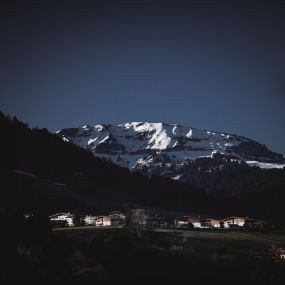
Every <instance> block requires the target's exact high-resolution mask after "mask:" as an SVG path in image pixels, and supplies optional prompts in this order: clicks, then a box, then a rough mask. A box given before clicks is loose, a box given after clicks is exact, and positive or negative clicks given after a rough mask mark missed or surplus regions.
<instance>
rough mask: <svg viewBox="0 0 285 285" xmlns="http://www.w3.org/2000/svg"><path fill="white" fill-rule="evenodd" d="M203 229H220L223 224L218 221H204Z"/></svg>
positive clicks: (202, 223)
mask: <svg viewBox="0 0 285 285" xmlns="http://www.w3.org/2000/svg"><path fill="white" fill-rule="evenodd" d="M200 223H201V228H220V227H221V222H220V220H216V219H210V218H209V219H202V220H200Z"/></svg>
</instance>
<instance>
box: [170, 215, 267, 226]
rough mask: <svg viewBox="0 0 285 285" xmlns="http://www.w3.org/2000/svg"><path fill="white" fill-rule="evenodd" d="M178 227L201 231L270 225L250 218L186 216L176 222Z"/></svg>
mask: <svg viewBox="0 0 285 285" xmlns="http://www.w3.org/2000/svg"><path fill="white" fill-rule="evenodd" d="M175 224H176V225H177V227H180V228H183V227H189V226H190V227H193V228H200V229H203V228H204V229H234V228H236V229H237V228H251V229H266V228H268V227H269V226H270V225H269V223H268V222H266V221H261V220H256V219H251V218H248V217H235V216H233V217H228V218H225V219H215V218H203V217H202V218H200V217H193V216H190V217H188V216H185V217H183V218H182V219H178V220H175Z"/></svg>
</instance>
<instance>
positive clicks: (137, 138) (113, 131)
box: [57, 122, 285, 179]
mask: <svg viewBox="0 0 285 285" xmlns="http://www.w3.org/2000/svg"><path fill="white" fill-rule="evenodd" d="M57 135H59V136H60V137H62V139H63V140H65V141H69V142H71V143H74V144H76V145H78V146H80V147H83V148H85V149H87V150H90V151H91V152H93V153H94V155H95V156H98V157H100V158H103V159H106V160H109V161H112V162H114V163H115V164H117V165H119V166H122V167H127V168H129V169H130V170H131V171H134V170H139V171H141V172H143V173H145V174H148V175H152V174H159V175H165V176H168V177H171V178H173V179H179V178H180V177H179V173H180V170H181V169H183V168H184V167H185V166H186V165H188V164H189V163H191V162H193V161H195V160H197V159H200V158H205V157H208V158H213V159H214V158H215V157H216V156H219V157H221V156H222V157H224V158H225V159H227V160H231V161H237V162H241V161H244V162H246V163H247V164H248V165H250V166H258V167H260V168H283V167H284V166H285V159H284V157H283V156H282V155H280V154H277V153H274V152H272V151H270V150H269V149H268V148H267V147H266V146H265V145H262V144H260V143H258V142H256V141H253V140H251V139H248V138H245V137H242V136H237V135H232V134H226V133H219V132H212V131H205V130H199V129H195V128H190V127H184V126H181V125H178V124H164V123H147V122H132V123H124V124H120V125H118V126H113V125H95V126H89V125H86V126H83V127H80V128H69V129H63V130H61V131H58V132H57Z"/></svg>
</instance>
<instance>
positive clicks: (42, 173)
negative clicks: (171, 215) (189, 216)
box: [0, 112, 212, 213]
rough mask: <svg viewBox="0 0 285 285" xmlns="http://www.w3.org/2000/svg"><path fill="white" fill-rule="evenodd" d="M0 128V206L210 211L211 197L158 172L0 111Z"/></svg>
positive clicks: (50, 209)
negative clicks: (140, 169) (111, 159)
mask: <svg viewBox="0 0 285 285" xmlns="http://www.w3.org/2000/svg"><path fill="white" fill-rule="evenodd" d="M0 131H1V133H2V134H3V138H2V139H1V140H0V157H1V160H0V197H1V199H0V209H1V208H6V207H16V208H18V207H19V208H21V209H22V210H23V211H27V212H29V211H33V210H35V209H36V210H37V211H41V210H45V211H49V212H52V211H56V210H58V211H62V210H66V209H70V210H73V208H74V207H77V208H81V209H83V210H84V211H89V212H98V211H99V212H101V213H102V211H104V210H107V209H118V208H119V207H121V206H122V205H123V204H127V203H129V202H131V203H136V204H141V205H145V206H152V207H160V208H164V209H171V210H176V211H185V210H187V211H199V212H200V211H201V212H206V213H207V212H211V207H212V206H211V204H210V198H209V197H208V196H207V195H206V194H205V193H204V192H203V191H199V190H196V189H195V188H193V187H191V186H190V185H186V184H183V183H178V182H176V181H173V180H170V179H167V178H163V177H152V178H151V179H148V178H147V177H145V176H144V175H142V174H139V173H136V172H133V173H130V172H129V170H127V169H125V168H121V167H118V166H116V165H114V164H110V163H107V162H105V161H103V160H101V159H99V158H96V157H94V156H93V155H92V154H91V153H90V152H88V151H87V150H84V149H82V148H78V147H77V146H75V145H73V144H71V143H68V142H64V141H62V139H60V138H59V137H58V136H56V135H54V134H51V133H49V132H48V131H47V130H45V129H43V130H41V129H30V128H28V126H27V125H26V124H23V123H22V122H20V121H18V120H17V119H16V118H14V119H10V118H9V117H6V116H4V115H3V114H2V113H1V112H0ZM63 184H64V187H62V186H63ZM162 197H163V199H162Z"/></svg>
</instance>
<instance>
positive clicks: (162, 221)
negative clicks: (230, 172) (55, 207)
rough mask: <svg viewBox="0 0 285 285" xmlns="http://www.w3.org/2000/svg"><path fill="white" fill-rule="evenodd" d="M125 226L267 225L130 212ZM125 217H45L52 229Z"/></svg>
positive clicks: (105, 223)
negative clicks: (131, 224)
mask: <svg viewBox="0 0 285 285" xmlns="http://www.w3.org/2000/svg"><path fill="white" fill-rule="evenodd" d="M127 215H128V223H133V224H139V225H141V226H145V227H152V228H194V229H239V228H251V229H266V228H268V227H269V226H270V225H269V223H268V222H265V221H261V220H255V219H250V218H248V217H235V216H233V217H228V218H225V219H217V218H209V217H200V216H184V217H179V218H177V217H161V216H158V215H155V214H153V213H150V212H148V211H147V210H145V209H132V210H130V211H129V212H128V214H127ZM126 218H127V217H126V215H125V214H123V213H122V212H119V211H113V212H111V213H110V214H109V215H96V216H95V215H86V216H75V215H74V214H71V213H57V214H54V215H51V216H50V217H49V219H50V221H51V224H52V225H53V226H58V227H60V226H69V227H72V226H77V225H85V226H98V227H108V226H124V225H125V224H126Z"/></svg>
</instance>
